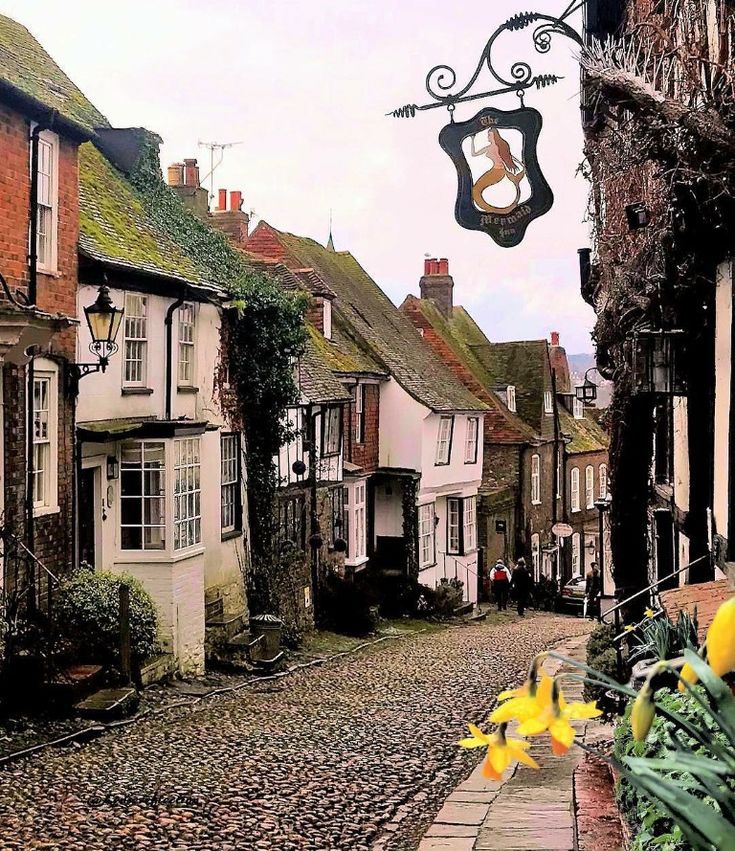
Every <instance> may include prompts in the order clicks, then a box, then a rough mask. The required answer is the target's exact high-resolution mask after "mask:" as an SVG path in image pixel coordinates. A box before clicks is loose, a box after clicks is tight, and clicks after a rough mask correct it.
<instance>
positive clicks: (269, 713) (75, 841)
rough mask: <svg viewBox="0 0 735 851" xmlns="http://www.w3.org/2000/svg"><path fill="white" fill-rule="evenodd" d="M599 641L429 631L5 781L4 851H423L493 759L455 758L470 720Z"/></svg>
mask: <svg viewBox="0 0 735 851" xmlns="http://www.w3.org/2000/svg"><path fill="white" fill-rule="evenodd" d="M588 629H589V627H588V626H587V624H586V623H585V622H583V621H580V620H577V619H573V618H566V617H561V616H557V615H550V614H539V615H532V616H529V617H527V618H525V619H523V620H519V619H516V617H515V616H514V615H513V616H509V617H508V618H507V620H505V621H504V622H503V623H498V622H493V621H492V620H490V621H488V622H485V623H482V622H481V623H475V624H472V625H467V626H457V627H451V628H448V629H446V630H443V631H440V632H436V633H427V634H418V635H414V636H410V637H407V638H404V639H400V640H397V641H391V642H385V643H383V644H380V645H377V646H376V647H375V649H369V650H365V651H360V652H358V653H356V654H354V655H351V656H347V657H344V658H342V659H339V660H336V661H334V662H330V663H328V664H326V665H324V666H321V667H316V668H311V669H308V670H305V671H302V672H300V673H296V674H294V675H293V676H291V677H287V678H284V679H282V680H280V681H275V682H272V683H265V684H261V685H258V686H255V687H254V688H252V689H244V690H242V691H241V692H239V693H237V694H236V695H235V696H226V697H216V698H212V699H208V700H205V701H202V702H201V703H199V704H197V705H196V706H194V707H191V708H185V709H174V710H171V711H170V712H168V713H166V714H165V715H162V716H159V717H157V718H154V719H151V720H143V721H141V722H140V723H138V724H135V725H133V726H132V727H130V728H128V729H126V730H121V731H119V732H117V733H111V734H108V735H106V736H104V737H102V738H101V739H99V740H98V741H96V742H93V743H91V744H89V745H87V746H83V747H79V748H74V749H70V750H65V751H55V752H52V751H49V752H45V753H42V754H40V755H38V756H37V757H35V758H31V759H29V760H27V761H25V762H21V763H16V764H13V765H12V766H10V767H9V768H8V769H7V770H6V771H5V772H3V773H0V848H2V849H3V851H8V849H31V848H34V849H35V848H60V849H62V848H63V849H69V851H74V850H75V849H79V851H81V849H87V850H88V851H96V849H109V848H142V849H145V848H149V849H181V851H184V849H215V848H216V849H222V851H234V849H245V851H247V849H258V851H260V849H262V851H267V849H274V851H276V850H277V851H289V849H293V851H295V849H314V851H317V849H325V851H326V849H343V850H344V851H367V849H369V848H370V847H371V846H372V844H373V842H374V841H375V840H376V839H378V838H379V837H380V838H381V839H382V841H381V845H382V847H385V848H386V849H389V851H404V849H405V851H408V849H415V848H416V847H417V846H418V843H419V839H420V837H421V835H422V834H423V832H424V831H425V830H426V828H427V827H428V825H429V824H430V823H431V821H432V818H433V816H434V815H435V813H436V811H437V810H438V809H439V807H440V806H441V803H442V801H443V799H444V798H445V797H446V795H447V794H448V792H449V791H450V790H451V789H452V788H453V786H454V785H456V784H457V783H458V782H459V781H460V780H461V779H462V778H463V777H465V776H467V775H468V774H469V772H470V771H471V769H472V767H473V765H474V764H475V762H476V761H477V760H479V758H480V756H479V755H478V754H474V755H473V754H471V753H468V752H461V751H460V750H459V749H458V748H456V747H455V744H454V742H455V741H456V740H457V739H458V738H459V737H460V736H461V735H462V733H463V729H464V724H465V722H466V721H467V720H474V721H477V720H481V719H482V718H483V714H484V712H485V711H486V710H487V709H488V708H489V707H490V706H491V705H492V703H493V701H494V696H495V695H496V694H497V693H498V691H499V690H500V689H501V688H503V687H505V686H507V685H508V684H509V683H513V682H518V681H519V680H520V679H521V678H522V677H523V675H524V673H525V670H526V667H527V664H528V661H529V659H530V658H531V656H532V655H533V654H534V653H535V652H537V651H539V650H541V649H543V648H546V647H549V646H550V645H553V644H555V643H556V642H558V641H561V640H563V639H565V638H567V637H569V636H573V635H580V634H582V633H584V632H586V631H588ZM389 822H392V824H391V828H392V833H391V834H386V832H385V831H384V826H385V825H386V824H387V823H389Z"/></svg>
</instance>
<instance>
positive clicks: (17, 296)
mask: <svg viewBox="0 0 735 851" xmlns="http://www.w3.org/2000/svg"><path fill="white" fill-rule="evenodd" d="M0 287H2V288H3V292H4V293H5V298H7V300H8V301H9V302H10V303H11V304H12V305H13V307H17V308H18V309H19V310H30V309H32V308H33V305H32V304H31V303H30V302H29V301H28V296H27V295H26V294H25V293H24V292H23V290H16V291H15V292H13V291H12V290H11V289H10V285H9V284H8V282H7V281H6V280H5V278H4V277H3V276H2V275H0Z"/></svg>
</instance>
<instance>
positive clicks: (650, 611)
mask: <svg viewBox="0 0 735 851" xmlns="http://www.w3.org/2000/svg"><path fill="white" fill-rule="evenodd" d="M643 614H644V615H645V616H646V617H647V618H654V617H656V612H654V611H653V609H646V610H645V612H643Z"/></svg>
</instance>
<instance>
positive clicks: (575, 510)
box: [571, 508, 582, 514]
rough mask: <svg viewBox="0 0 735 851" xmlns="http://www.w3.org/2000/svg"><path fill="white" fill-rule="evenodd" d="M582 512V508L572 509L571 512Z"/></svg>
mask: <svg viewBox="0 0 735 851" xmlns="http://www.w3.org/2000/svg"><path fill="white" fill-rule="evenodd" d="M581 510H582V509H581V508H572V510H571V511H572V514H579V512H580V511H581Z"/></svg>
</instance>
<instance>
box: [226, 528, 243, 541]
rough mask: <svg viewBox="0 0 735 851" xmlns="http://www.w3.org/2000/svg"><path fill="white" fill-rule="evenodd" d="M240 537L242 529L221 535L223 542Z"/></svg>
mask: <svg viewBox="0 0 735 851" xmlns="http://www.w3.org/2000/svg"><path fill="white" fill-rule="evenodd" d="M241 536H242V529H230V530H229V531H228V532H223V533H222V540H223V541H232V540H234V539H235V538H240V537H241Z"/></svg>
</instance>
